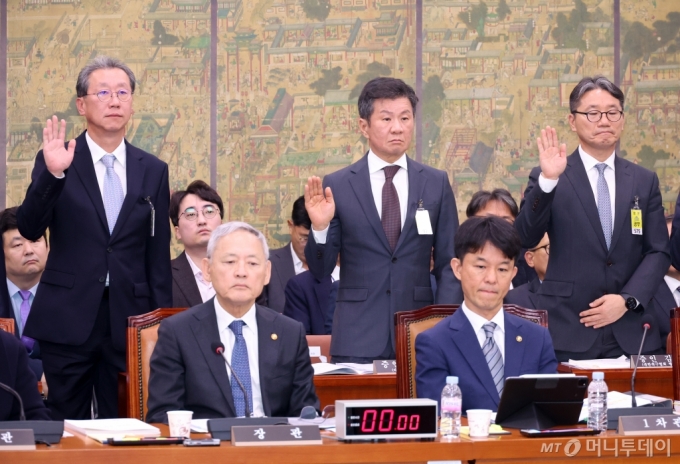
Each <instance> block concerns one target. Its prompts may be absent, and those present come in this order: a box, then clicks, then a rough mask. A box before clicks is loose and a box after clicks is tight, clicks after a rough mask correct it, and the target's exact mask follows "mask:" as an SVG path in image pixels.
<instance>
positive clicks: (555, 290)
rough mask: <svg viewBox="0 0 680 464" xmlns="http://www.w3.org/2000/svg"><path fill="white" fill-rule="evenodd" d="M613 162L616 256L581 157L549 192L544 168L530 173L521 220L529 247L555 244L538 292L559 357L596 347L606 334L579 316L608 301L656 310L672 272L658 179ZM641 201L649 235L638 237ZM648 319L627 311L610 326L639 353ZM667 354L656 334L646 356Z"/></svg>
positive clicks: (629, 348) (575, 156)
mask: <svg viewBox="0 0 680 464" xmlns="http://www.w3.org/2000/svg"><path fill="white" fill-rule="evenodd" d="M614 163H615V164H614V166H615V176H616V198H615V206H614V207H615V217H614V221H615V222H614V230H613V234H612V240H611V246H610V248H609V250H608V249H607V246H606V243H605V239H604V232H603V231H602V225H601V224H600V218H599V215H598V212H597V205H596V202H595V197H594V195H593V190H592V188H591V187H590V182H589V181H588V176H587V174H586V171H585V168H584V167H583V162H582V161H581V157H580V156H579V153H578V150H576V151H575V152H574V153H573V154H572V155H570V156H569V157H568V158H567V167H566V169H565V171H564V173H563V174H562V175H561V176H560V178H559V182H558V184H557V187H555V189H554V190H553V191H552V192H550V193H545V192H543V191H542V190H541V188H540V186H539V185H538V176H539V174H540V168H539V167H537V168H534V169H533V170H532V171H531V174H530V176H529V183H528V185H527V188H526V191H525V193H524V199H523V200H522V208H521V211H520V213H519V216H518V217H517V220H516V221H515V227H516V228H517V230H518V231H519V235H520V237H521V239H522V246H524V247H526V248H533V247H534V246H536V244H538V242H539V241H540V240H541V238H542V237H543V234H544V233H545V232H548V236H549V237H550V264H549V266H548V271H547V273H546V276H545V280H544V281H543V283H542V284H541V288H540V289H539V290H538V307H539V308H541V309H547V310H548V312H549V317H550V334H551V335H552V339H553V342H554V345H555V349H556V350H564V351H572V352H579V351H585V350H587V349H589V348H590V347H591V346H592V345H593V343H594V342H595V338H596V337H597V331H598V330H602V329H593V328H589V327H586V326H585V325H584V324H582V323H581V322H580V321H579V319H580V317H579V313H580V312H582V311H585V310H586V309H588V308H589V304H590V302H592V301H594V300H596V299H597V298H599V297H601V296H602V295H606V294H621V293H627V294H629V295H632V296H633V297H635V298H636V299H637V300H638V301H639V302H640V304H641V305H642V306H643V307H644V308H645V310H646V311H649V302H650V301H651V299H652V296H654V292H655V291H656V289H657V288H658V286H659V283H660V282H661V281H662V279H663V276H664V273H665V272H666V271H667V270H668V266H669V265H670V254H669V244H668V230H667V228H666V222H665V219H664V211H663V205H662V204H661V192H660V191H659V179H658V177H657V176H656V174H655V173H653V172H651V171H648V170H647V169H645V168H643V167H641V166H638V165H636V164H633V163H631V162H629V161H626V160H625V159H622V158H620V157H618V156H616V158H615V162H614ZM636 198H637V199H638V205H639V207H640V209H641V210H642V224H643V234H642V235H633V234H632V231H631V214H630V211H631V208H632V207H633V206H634V205H635V199H636ZM641 317H642V314H639V313H635V312H632V311H628V312H627V313H626V314H624V315H623V317H621V318H620V319H619V320H617V321H616V322H614V323H613V324H611V328H612V331H613V334H614V336H615V337H616V341H617V342H618V344H619V346H620V347H621V348H622V349H623V350H624V352H625V353H629V354H630V353H637V350H638V348H639V345H640V341H641V338H642V328H641V325H640V318H641ZM660 347H661V340H660V339H659V329H658V327H657V328H654V327H653V328H652V330H651V332H648V333H647V338H646V339H645V345H644V347H643V352H644V353H649V352H651V351H654V350H658V349H659V348H660Z"/></svg>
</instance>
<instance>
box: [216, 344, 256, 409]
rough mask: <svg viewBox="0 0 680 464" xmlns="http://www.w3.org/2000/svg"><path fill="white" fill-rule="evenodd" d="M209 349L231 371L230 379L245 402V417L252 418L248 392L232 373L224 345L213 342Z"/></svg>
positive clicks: (234, 373)
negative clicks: (234, 382)
mask: <svg viewBox="0 0 680 464" xmlns="http://www.w3.org/2000/svg"><path fill="white" fill-rule="evenodd" d="M210 348H211V349H212V350H213V352H214V353H215V354H218V355H220V356H222V358H224V362H225V363H226V364H227V366H228V367H229V370H230V371H231V376H232V378H234V379H236V383H238V386H239V387H240V388H241V391H242V392H243V397H244V398H245V400H246V417H252V414H251V412H250V401H249V399H250V398H248V392H247V391H246V387H244V386H243V384H242V383H241V380H240V379H239V378H238V376H237V375H236V372H234V369H233V368H232V367H231V363H230V362H229V360H228V359H227V355H226V354H224V345H223V344H222V343H221V342H213V343H212V345H210Z"/></svg>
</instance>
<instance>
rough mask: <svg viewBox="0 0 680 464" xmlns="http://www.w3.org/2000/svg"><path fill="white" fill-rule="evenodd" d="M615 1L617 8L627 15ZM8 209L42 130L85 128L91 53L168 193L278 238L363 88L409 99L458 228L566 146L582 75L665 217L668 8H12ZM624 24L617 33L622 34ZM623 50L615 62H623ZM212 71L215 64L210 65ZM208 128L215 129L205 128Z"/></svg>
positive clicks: (671, 128) (678, 82)
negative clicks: (192, 198) (82, 107)
mask: <svg viewBox="0 0 680 464" xmlns="http://www.w3.org/2000/svg"><path fill="white" fill-rule="evenodd" d="M619 3H620V4H619ZM1 6H2V8H4V9H5V12H4V14H6V18H7V36H6V38H4V39H5V41H6V55H7V57H6V59H7V61H6V63H7V76H6V91H7V94H6V95H7V98H6V115H5V125H6V140H7V143H6V160H7V161H6V172H7V184H6V204H7V206H12V205H16V204H19V203H21V201H22V199H23V196H24V194H25V191H26V188H27V186H28V184H29V182H30V173H31V169H32V166H33V161H34V159H35V155H36V152H37V151H38V150H39V149H40V146H41V138H42V127H43V124H44V121H45V120H46V119H47V118H48V117H50V116H51V115H52V114H57V115H58V116H59V117H61V118H64V119H66V121H67V122H68V131H69V136H70V137H75V136H77V135H78V134H79V133H80V132H81V131H82V130H83V127H84V121H83V119H82V118H81V117H80V116H78V114H77V111H76V109H75V80H76V76H77V73H78V71H79V70H80V68H81V67H82V66H83V65H84V64H85V63H86V62H87V60H88V59H90V58H91V57H92V56H95V55H97V54H109V55H112V56H117V57H119V58H122V59H123V60H124V61H125V62H126V63H128V64H129V65H130V66H131V68H132V69H133V71H134V72H135V75H136V76H137V79H138V83H139V85H138V89H137V91H136V92H135V97H134V108H135V114H134V117H133V120H132V121H131V123H130V125H129V128H128V132H127V139H128V140H129V141H130V142H131V143H133V144H134V145H137V146H139V147H141V148H143V149H145V150H147V151H149V152H151V153H153V154H155V155H157V156H158V157H160V158H161V159H163V160H164V161H166V162H167V163H168V165H169V166H170V186H171V189H172V190H177V189H182V188H184V187H185V186H186V185H187V184H188V183H189V182H191V181H192V180H193V179H204V180H206V181H208V182H211V183H212V184H213V185H214V186H215V187H216V188H217V190H218V192H219V193H220V195H221V196H222V198H223V199H224V204H225V210H226V211H225V220H244V221H247V222H250V223H251V224H253V225H254V226H255V227H257V228H259V229H261V230H263V231H264V232H265V234H266V236H267V238H268V240H269V241H270V244H271V245H273V246H277V245H279V244H282V243H284V242H285V241H287V240H288V235H287V234H288V230H287V227H286V224H285V219H286V218H287V217H289V215H290V209H291V206H292V202H293V201H294V200H295V198H297V196H299V195H301V194H302V193H303V185H304V182H305V180H306V178H307V177H308V176H309V175H320V176H323V175H325V174H327V173H329V172H333V171H335V170H337V169H340V168H342V167H344V166H347V165H349V164H350V163H352V162H353V161H355V160H357V159H359V158H360V157H361V156H362V155H363V154H364V152H365V150H366V149H367V147H366V144H365V140H364V139H363V138H362V137H361V135H360V134H359V131H358V128H357V110H356V101H357V96H358V93H359V91H360V89H361V87H362V85H363V84H364V83H365V82H367V81H368V80H369V79H371V78H372V77H375V76H379V75H389V76H394V77H399V78H401V79H404V80H405V81H406V82H408V83H409V84H411V85H413V86H414V87H416V88H417V90H418V91H419V95H420V98H421V104H420V108H419V112H420V115H419V120H418V127H419V131H418V134H417V139H418V141H417V142H414V146H413V147H412V150H410V154H411V156H413V157H414V158H415V159H420V160H422V161H423V162H424V163H427V164H430V165H432V166H435V167H438V168H440V169H444V170H446V171H447V172H448V173H449V176H450V180H451V182H452V185H453V188H454V193H455V195H456V200H457V203H458V209H459V215H460V216H461V218H462V217H464V210H465V206H466V205H467V202H468V201H469V199H470V196H471V195H472V193H474V192H475V191H476V190H478V189H479V188H480V187H481V188H486V189H490V188H493V187H505V188H507V189H509V190H510V191H511V192H512V193H513V195H514V196H515V198H516V199H517V200H518V201H519V199H520V197H521V194H522V191H523V190H524V187H525V185H526V181H527V177H528V173H529V171H530V169H531V168H532V167H533V166H535V165H537V159H536V156H537V148H536V144H535V138H536V135H537V133H538V132H539V131H540V128H542V127H544V126H545V125H546V124H549V125H552V126H556V127H557V128H558V131H559V135H560V137H561V138H562V139H564V140H565V141H566V142H567V144H568V150H569V151H572V150H573V149H574V148H575V138H574V137H573V135H572V134H571V133H569V127H568V125H567V124H566V116H567V113H568V97H569V92H570V91H571V89H572V88H573V87H574V86H575V84H576V83H577V82H578V81H579V79H580V78H581V77H583V76H588V75H594V74H604V75H606V76H608V77H609V78H610V79H612V80H614V78H615V77H617V76H615V72H614V71H615V70H614V56H615V51H616V50H619V49H620V66H619V73H618V77H619V82H620V85H621V87H622V88H623V89H624V91H625V94H626V99H627V100H626V108H625V112H626V124H627V129H626V131H625V135H624V138H623V140H622V142H621V150H622V151H621V154H622V155H624V156H626V157H627V158H628V159H631V160H633V161H635V162H639V163H641V164H643V165H644V166H646V167H648V168H650V169H653V170H655V171H656V172H657V173H658V174H659V177H660V180H661V186H662V194H663V201H664V206H665V207H666V208H667V210H668V212H672V209H673V208H674V205H675V200H676V196H677V192H678V189H679V187H680V176H679V174H680V160H678V156H677V155H678V148H679V145H680V143H679V142H680V141H679V139H678V134H679V132H678V126H679V124H680V119H679V117H680V116H679V114H678V113H679V112H680V101H679V98H678V97H679V95H680V62H678V55H679V54H680V33H679V31H680V5H678V4H677V2H675V1H671V0H635V1H633V0H621V1H620V2H618V1H617V2H616V4H615V2H614V1H611V0H603V1H598V0H500V1H499V0H489V1H486V2H480V1H479V0H474V1H450V0H250V1H243V0H226V1H224V0H117V1H116V0H88V1H85V0H80V1H79V0H8V1H2V3H1ZM617 21H620V34H618V35H617V34H616V30H615V27H614V26H615V23H616V22H617ZM619 46H620V48H619ZM212 57H215V58H216V59H212ZM211 127H212V128H214V130H211Z"/></svg>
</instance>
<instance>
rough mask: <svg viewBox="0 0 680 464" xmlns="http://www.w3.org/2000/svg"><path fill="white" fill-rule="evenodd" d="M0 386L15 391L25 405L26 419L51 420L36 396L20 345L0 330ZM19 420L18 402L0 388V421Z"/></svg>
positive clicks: (35, 387) (33, 382)
mask: <svg viewBox="0 0 680 464" xmlns="http://www.w3.org/2000/svg"><path fill="white" fill-rule="evenodd" d="M0 383H4V384H5V385H7V386H9V387H10V388H12V389H14V390H15V391H16V392H17V393H19V396H21V401H22V402H23V403H24V413H25V414H26V419H27V420H51V418H50V412H49V409H47V408H46V407H45V405H44V404H43V400H42V398H41V397H40V393H38V380H37V379H36V377H35V375H34V374H33V371H32V370H31V369H30V368H29V366H28V355H27V354H26V348H25V347H24V345H23V343H21V341H19V340H18V339H17V338H16V337H15V336H14V335H12V334H9V333H7V332H3V331H2V330H0ZM7 420H19V403H18V401H16V399H15V398H14V396H13V395H11V394H10V393H8V392H6V391H5V390H2V389H0V421H7Z"/></svg>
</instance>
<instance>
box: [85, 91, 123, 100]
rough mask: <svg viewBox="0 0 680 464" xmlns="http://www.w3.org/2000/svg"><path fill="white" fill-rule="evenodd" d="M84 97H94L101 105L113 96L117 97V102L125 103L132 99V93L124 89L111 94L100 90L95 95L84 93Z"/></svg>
mask: <svg viewBox="0 0 680 464" xmlns="http://www.w3.org/2000/svg"><path fill="white" fill-rule="evenodd" d="M85 95H96V96H97V98H98V99H99V101H100V102H102V103H105V102H107V101H109V100H111V99H112V98H113V96H114V95H115V96H117V97H118V100H120V101H122V102H126V101H128V100H129V99H130V97H132V92H130V91H129V90H125V89H120V90H118V91H117V92H112V91H111V90H100V91H99V92H97V93H86V94H85Z"/></svg>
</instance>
